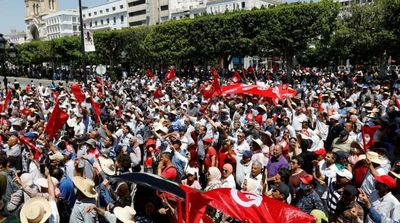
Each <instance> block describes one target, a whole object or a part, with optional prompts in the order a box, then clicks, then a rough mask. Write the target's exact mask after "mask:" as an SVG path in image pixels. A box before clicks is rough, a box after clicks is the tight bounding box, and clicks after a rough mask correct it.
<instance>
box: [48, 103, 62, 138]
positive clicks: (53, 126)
mask: <svg viewBox="0 0 400 223" xmlns="http://www.w3.org/2000/svg"><path fill="white" fill-rule="evenodd" d="M67 120H68V114H67V113H66V112H65V111H63V110H62V109H61V108H60V106H59V102H58V98H56V103H55V105H54V109H53V111H52V112H51V114H50V118H49V121H48V122H47V125H46V129H45V131H46V132H47V135H48V137H49V139H50V140H51V139H53V138H54V136H55V135H56V134H57V132H58V130H60V129H61V128H62V127H63V125H64V124H65V123H66V122H67Z"/></svg>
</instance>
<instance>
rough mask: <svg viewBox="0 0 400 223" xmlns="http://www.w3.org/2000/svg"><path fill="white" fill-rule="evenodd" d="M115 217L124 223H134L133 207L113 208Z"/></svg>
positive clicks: (134, 213) (134, 212)
mask: <svg viewBox="0 0 400 223" xmlns="http://www.w3.org/2000/svg"><path fill="white" fill-rule="evenodd" d="M114 214H115V217H117V218H118V220H120V221H121V222H124V223H135V215H136V211H135V209H133V207H130V206H125V207H115V208H114Z"/></svg>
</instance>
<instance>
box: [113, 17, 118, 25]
mask: <svg viewBox="0 0 400 223" xmlns="http://www.w3.org/2000/svg"><path fill="white" fill-rule="evenodd" d="M113 20H114V25H115V24H117V18H115V17H114V18H113Z"/></svg>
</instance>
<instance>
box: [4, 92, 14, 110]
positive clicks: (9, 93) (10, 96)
mask: <svg viewBox="0 0 400 223" xmlns="http://www.w3.org/2000/svg"><path fill="white" fill-rule="evenodd" d="M11 98H12V92H11V90H10V89H9V90H8V91H7V94H6V99H5V100H4V105H3V108H2V111H6V110H7V107H8V104H10V102H11Z"/></svg>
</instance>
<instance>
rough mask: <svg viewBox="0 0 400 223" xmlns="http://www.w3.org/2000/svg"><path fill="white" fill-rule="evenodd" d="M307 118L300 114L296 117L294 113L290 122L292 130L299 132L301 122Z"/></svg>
mask: <svg viewBox="0 0 400 223" xmlns="http://www.w3.org/2000/svg"><path fill="white" fill-rule="evenodd" d="M307 120H308V117H307V116H306V115H305V114H303V113H301V114H299V115H296V114H295V113H293V121H292V126H293V128H294V130H295V131H301V126H302V122H304V121H307Z"/></svg>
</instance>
